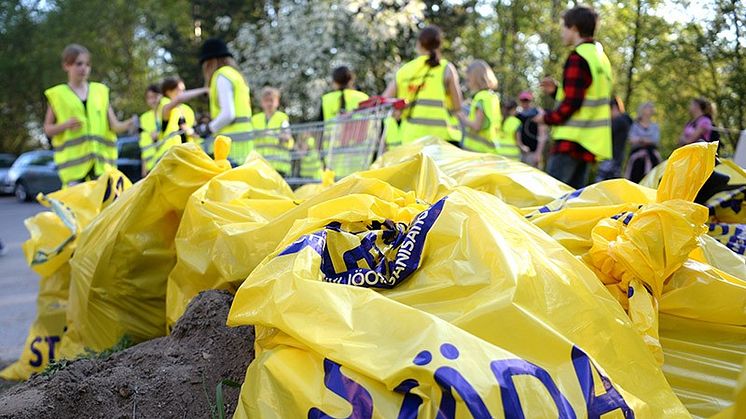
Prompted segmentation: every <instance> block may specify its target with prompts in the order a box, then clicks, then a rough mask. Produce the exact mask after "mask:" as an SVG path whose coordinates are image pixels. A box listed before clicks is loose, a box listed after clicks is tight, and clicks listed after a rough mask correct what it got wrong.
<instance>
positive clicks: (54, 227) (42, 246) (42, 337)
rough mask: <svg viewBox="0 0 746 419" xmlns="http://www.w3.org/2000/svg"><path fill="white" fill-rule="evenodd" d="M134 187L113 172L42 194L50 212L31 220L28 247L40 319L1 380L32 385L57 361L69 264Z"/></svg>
mask: <svg viewBox="0 0 746 419" xmlns="http://www.w3.org/2000/svg"><path fill="white" fill-rule="evenodd" d="M131 185H132V184H131V183H130V181H129V180H128V179H127V177H126V176H124V174H122V173H121V172H119V171H116V170H113V171H111V172H108V173H106V174H104V175H103V176H102V177H100V178H99V179H98V180H96V181H90V182H85V183H81V184H79V185H76V186H73V187H70V188H65V189H62V190H60V191H57V192H53V193H51V194H49V195H41V194H40V195H39V197H38V200H39V202H40V203H41V204H42V205H44V206H46V207H48V208H49V209H50V211H45V212H41V213H39V214H36V215H35V216H33V217H30V218H28V219H26V221H25V224H26V229H27V230H28V231H29V234H30V238H29V239H28V240H27V241H26V242H24V243H23V251H24V254H25V256H26V262H27V263H28V264H29V266H30V267H31V269H33V270H34V271H35V272H36V273H38V274H39V276H40V277H41V280H40V281H39V294H38V297H37V299H36V319H34V322H33V323H32V324H31V328H30V330H29V334H28V337H27V338H26V341H25V343H24V346H23V352H22V353H21V356H20V357H19V359H18V360H17V361H16V362H15V363H13V364H11V365H9V366H8V367H7V368H5V369H4V370H2V371H0V377H1V378H4V379H6V380H27V379H28V378H29V377H30V376H31V374H33V373H36V372H39V371H42V370H44V369H45V368H46V366H47V365H48V364H49V362H50V361H52V360H54V359H55V358H56V357H57V352H58V346H59V343H60V340H61V339H62V334H63V332H64V329H65V322H66V310H67V299H68V289H69V288H70V264H69V261H70V257H71V256H72V254H73V252H74V251H75V247H76V245H77V240H78V236H79V235H80V232H81V231H82V230H83V229H84V228H85V227H86V226H87V225H88V224H90V222H91V220H93V218H94V217H96V215H98V213H99V212H100V211H101V209H102V208H105V207H107V206H108V205H110V204H111V203H112V202H114V201H115V200H116V199H117V198H118V197H119V196H120V195H121V194H122V192H123V191H124V190H125V189H127V188H129V187H130V186H131Z"/></svg>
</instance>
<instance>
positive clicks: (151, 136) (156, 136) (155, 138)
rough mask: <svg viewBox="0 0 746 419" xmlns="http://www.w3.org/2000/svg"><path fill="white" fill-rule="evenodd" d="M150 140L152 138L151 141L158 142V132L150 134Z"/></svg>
mask: <svg viewBox="0 0 746 419" xmlns="http://www.w3.org/2000/svg"><path fill="white" fill-rule="evenodd" d="M150 138H151V139H152V140H153V141H156V140H158V132H156V131H153V132H151V133H150Z"/></svg>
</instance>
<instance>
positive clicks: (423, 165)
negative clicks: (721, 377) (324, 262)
mask: <svg viewBox="0 0 746 419" xmlns="http://www.w3.org/2000/svg"><path fill="white" fill-rule="evenodd" d="M259 168H260V166H255V167H253V168H252V167H247V168H241V167H239V168H236V169H233V170H231V171H229V172H226V173H224V174H222V175H219V176H217V177H215V178H214V179H213V180H212V181H211V182H210V183H208V184H207V185H206V186H204V187H203V188H202V189H200V190H198V191H197V192H195V193H194V194H193V196H192V198H191V199H190V201H189V203H188V204H187V207H186V211H185V213H184V217H183V219H182V222H181V226H180V227H179V232H178V233H177V237H176V253H177V263H176V265H175V266H174V269H173V271H172V272H171V273H170V275H169V283H168V299H167V300H168V302H167V317H168V319H167V321H168V325H172V324H173V322H175V321H176V320H177V319H178V317H179V316H181V313H182V312H183V307H184V306H185V305H186V303H187V302H188V300H189V299H190V298H191V297H193V296H194V295H196V293H197V292H198V290H202V289H208V288H210V287H215V288H220V289H226V290H229V291H235V290H236V289H238V287H239V286H240V285H241V283H242V282H243V281H244V280H245V279H246V277H247V276H248V275H249V274H250V273H251V271H253V270H254V268H255V267H256V266H257V265H259V263H260V262H261V261H262V260H263V259H264V258H265V257H267V256H268V255H269V254H270V253H272V252H273V251H275V249H276V248H277V246H278V245H279V244H280V242H281V240H282V239H283V237H285V235H286V234H287V232H288V231H289V230H290V229H291V228H292V227H293V225H294V224H295V223H296V222H298V221H299V220H303V219H305V218H307V217H308V211H309V209H310V208H314V207H316V206H317V205H320V204H323V203H324V202H327V201H331V200H334V199H337V198H340V197H343V196H346V195H350V194H355V193H357V192H358V191H365V190H369V189H370V188H373V187H375V186H376V185H387V186H388V183H387V182H393V183H396V185H397V186H398V187H399V188H401V189H402V190H404V191H407V192H414V193H416V194H419V195H418V196H422V197H425V198H426V199H432V200H434V199H439V198H441V197H442V196H444V195H445V194H447V193H448V192H450V191H451V187H455V184H454V183H453V181H452V180H451V179H450V178H449V177H447V176H445V175H443V174H442V173H440V172H439V169H438V168H437V166H435V164H434V163H433V161H432V160H431V159H429V158H428V157H425V156H423V155H419V156H415V157H414V158H412V159H410V160H408V161H406V162H403V163H400V164H397V165H393V166H390V167H386V168H382V169H377V170H371V171H367V172H358V173H355V174H352V175H350V176H348V177H346V178H344V179H342V180H340V181H339V182H337V183H335V184H334V186H333V187H329V188H327V189H326V190H321V191H319V192H318V193H317V194H315V195H314V196H312V197H309V198H308V199H307V200H305V201H303V202H301V203H299V204H298V203H296V202H293V201H290V200H289V199H290V198H288V197H287V193H288V192H287V190H285V192H282V189H283V188H282V187H281V188H280V189H281V190H280V191H279V192H278V191H275V192H274V194H273V193H272V192H270V191H268V190H267V189H264V190H261V191H260V190H259V189H258V187H257V186H251V185H254V184H253V183H246V182H247V181H248V180H242V182H241V183H236V182H231V183H228V182H227V181H226V180H225V179H227V178H233V177H235V176H237V177H239V178H245V179H251V178H250V177H248V176H246V177H244V176H243V175H246V174H247V172H253V171H255V170H256V169H259ZM438 180H439V181H438ZM268 182H269V183H268V184H266V183H265V184H263V185H264V187H265V188H269V187H271V185H273V181H272V180H271V179H270V180H269V181H268ZM441 182H446V184H443V183H441ZM449 182H450V183H449ZM246 191H248V192H246ZM245 192H246V193H247V194H249V195H251V194H257V193H258V194H260V195H262V196H269V197H271V196H274V197H275V198H277V199H276V200H275V199H269V200H261V199H251V200H243V201H242V200H233V201H230V202H222V201H221V199H229V198H230V197H231V196H233V195H232V194H235V196H239V195H240V196H243V194H244V193H245ZM208 194H209V195H210V196H211V197H212V199H210V198H207V199H204V198H205V197H206V196H207V195H208ZM249 195H247V196H249ZM283 197H284V198H283ZM389 199H394V196H393V195H390V196H389ZM270 220H271V222H270ZM208 249H209V250H208ZM205 287H208V288H205Z"/></svg>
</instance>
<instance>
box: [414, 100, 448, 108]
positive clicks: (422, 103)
mask: <svg viewBox="0 0 746 419" xmlns="http://www.w3.org/2000/svg"><path fill="white" fill-rule="evenodd" d="M410 106H437V107H443V101H442V100H437V99H417V100H415V101H414V102H412V104H411V105H410Z"/></svg>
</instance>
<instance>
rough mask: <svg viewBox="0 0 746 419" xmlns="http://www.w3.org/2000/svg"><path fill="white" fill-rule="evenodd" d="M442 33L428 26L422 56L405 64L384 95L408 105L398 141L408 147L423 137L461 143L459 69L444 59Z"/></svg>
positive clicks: (420, 45) (420, 49)
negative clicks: (403, 101) (457, 70)
mask: <svg viewBox="0 0 746 419" xmlns="http://www.w3.org/2000/svg"><path fill="white" fill-rule="evenodd" d="M442 42H443V32H442V31H441V30H440V28H438V27H437V26H428V27H426V28H425V29H423V30H422V32H420V35H419V37H418V39H417V51H418V53H419V54H420V55H419V57H417V58H415V59H414V60H412V61H410V62H408V63H406V64H404V66H402V67H401V68H400V69H399V70H398V71H397V72H396V77H395V79H394V81H393V82H392V83H391V84H389V86H388V87H387V88H386V90H385V91H384V93H383V96H384V97H395V98H398V99H403V100H405V101H406V102H407V107H406V108H405V109H404V110H403V111H402V112H401V114H400V115H399V118H398V119H399V130H398V136H397V142H396V143H394V142H389V144H388V146H389V147H391V146H395V145H398V144H397V143H399V142H400V143H401V144H407V143H410V142H412V141H414V140H417V139H418V138H421V137H426V136H434V137H438V138H441V139H443V140H446V141H449V142H451V143H454V144H456V145H460V144H461V138H462V134H461V128H460V125H459V121H458V114H459V112H461V110H460V109H461V102H462V97H461V89H460V88H459V79H458V73H457V72H456V67H454V66H453V64H451V63H449V62H448V61H447V60H445V59H444V58H443V57H442V56H441V52H440V48H441V45H442Z"/></svg>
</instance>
